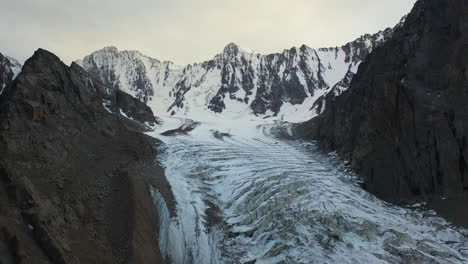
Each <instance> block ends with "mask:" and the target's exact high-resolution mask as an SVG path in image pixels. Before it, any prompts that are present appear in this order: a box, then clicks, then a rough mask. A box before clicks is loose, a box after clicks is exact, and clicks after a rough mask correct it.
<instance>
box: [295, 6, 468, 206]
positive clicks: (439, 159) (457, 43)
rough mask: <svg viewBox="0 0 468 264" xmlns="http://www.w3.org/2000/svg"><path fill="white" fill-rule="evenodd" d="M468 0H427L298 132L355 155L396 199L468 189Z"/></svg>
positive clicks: (373, 186) (384, 193) (371, 182)
mask: <svg viewBox="0 0 468 264" xmlns="http://www.w3.org/2000/svg"><path fill="white" fill-rule="evenodd" d="M467 43H468V2H466V1H464V0H447V1H439V0H419V1H418V2H417V3H416V5H415V7H414V8H413V10H412V11H411V13H410V14H409V15H408V17H407V18H406V21H405V22H404V24H402V25H401V26H400V27H399V28H398V29H397V30H396V31H395V33H394V36H393V38H391V39H390V40H388V41H387V42H386V43H385V44H384V45H383V46H382V47H380V48H377V49H375V50H374V51H373V52H372V53H371V54H370V55H369V56H368V58H367V59H366V60H365V61H364V62H363V63H362V64H361V66H360V67H359V71H358V73H357V74H356V76H355V77H354V78H353V80H352V82H351V86H350V88H349V90H347V91H345V92H344V93H343V94H342V95H340V96H338V97H335V96H334V95H329V96H328V97H327V99H326V109H325V111H324V113H323V114H322V115H320V116H318V117H317V118H314V119H312V120H311V121H308V122H306V123H304V124H302V125H300V126H298V127H297V128H296V130H295V131H296V134H297V135H299V136H301V137H304V138H308V139H314V140H318V144H319V145H320V146H321V147H322V148H323V149H325V150H328V151H331V150H336V151H338V152H339V153H340V154H341V155H342V157H343V158H345V159H348V160H350V162H351V165H352V167H353V168H354V169H355V170H357V171H358V172H359V173H360V174H361V175H362V176H363V177H364V180H365V187H366V188H367V189H368V190H369V191H371V192H373V193H375V194H377V195H378V196H379V197H381V198H384V199H386V200H389V201H394V202H398V201H402V200H408V199H413V198H415V197H426V198H427V197H428V196H431V195H444V196H457V195H463V194H464V193H465V194H466V192H467V191H468V188H467V187H468V167H467V164H468V144H467V139H468V114H467V113H468V104H467V102H468V89H467V88H466V87H467V84H468V70H467V69H468V45H467Z"/></svg>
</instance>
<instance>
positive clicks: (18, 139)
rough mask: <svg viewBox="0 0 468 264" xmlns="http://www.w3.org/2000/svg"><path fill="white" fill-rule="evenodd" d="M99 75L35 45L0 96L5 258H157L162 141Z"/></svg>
mask: <svg viewBox="0 0 468 264" xmlns="http://www.w3.org/2000/svg"><path fill="white" fill-rule="evenodd" d="M92 83H94V86H93V85H91V84H92ZM96 83H97V82H94V81H93V80H92V79H88V78H83V74H82V72H80V71H79V70H78V69H77V68H76V67H71V68H69V67H67V66H66V65H64V64H63V63H62V62H61V61H60V60H59V59H58V58H57V57H56V56H55V55H53V54H51V53H49V52H47V51H45V50H38V51H36V52H35V54H34V56H33V57H31V58H30V59H29V60H28V61H27V62H26V63H25V65H24V67H23V71H22V73H21V75H20V76H19V77H18V78H17V79H16V80H15V81H14V82H13V83H12V85H10V86H8V87H7V88H6V90H5V92H4V94H2V96H0V152H1V153H2V155H1V156H0V189H1V191H0V262H1V263H161V261H162V259H161V255H160V252H159V247H158V245H159V242H158V233H159V229H158V225H157V223H158V220H157V219H158V218H157V216H156V212H155V211H154V205H153V201H152V199H151V195H150V192H149V190H148V185H149V184H151V185H153V186H154V187H156V188H158V189H160V192H161V193H163V194H164V195H166V196H167V197H168V198H167V200H168V201H169V203H170V201H171V198H170V187H169V185H168V183H167V182H165V180H164V175H163V170H162V168H160V167H159V166H158V165H156V164H155V163H154V159H155V155H156V154H157V153H156V147H157V144H159V143H158V142H157V141H156V140H155V139H152V138H150V137H148V136H145V135H144V134H142V133H140V132H139V131H141V130H142V129H143V127H142V126H138V124H137V123H135V122H131V121H130V120H128V119H126V118H121V117H120V116H118V115H114V114H111V113H109V112H108V111H107V110H106V109H105V108H104V106H103V104H102V98H101V97H100V95H99V92H100V91H101V89H105V87H101V86H99V85H97V84H96Z"/></svg>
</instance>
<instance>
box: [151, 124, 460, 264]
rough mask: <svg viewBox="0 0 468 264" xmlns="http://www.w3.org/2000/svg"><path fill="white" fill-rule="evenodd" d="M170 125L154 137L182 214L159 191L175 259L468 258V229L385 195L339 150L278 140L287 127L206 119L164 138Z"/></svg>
mask: <svg viewBox="0 0 468 264" xmlns="http://www.w3.org/2000/svg"><path fill="white" fill-rule="evenodd" d="M165 124H166V125H165V128H161V129H159V130H158V131H155V132H153V133H152V135H153V136H156V137H158V138H160V139H161V140H162V141H163V142H164V143H165V144H164V145H163V146H162V147H161V149H160V151H161V153H162V155H161V158H160V162H161V163H162V164H163V166H164V167H165V168H166V177H167V178H168V180H169V182H170V184H171V186H172V190H173V192H174V195H175V198H176V202H177V217H174V218H170V216H169V213H168V211H167V206H166V205H165V204H164V200H163V199H161V198H160V197H159V196H160V194H159V193H158V191H157V190H153V197H154V198H155V201H158V202H157V209H158V211H159V215H160V217H161V239H160V240H161V243H160V247H161V250H162V252H163V254H165V255H166V256H167V259H168V262H170V263H177V264H179V263H181V264H182V263H194V264H198V263H203V264H204V263H467V259H468V232H467V231H466V230H463V229H457V228H454V227H452V226H451V225H450V224H448V223H446V222H445V221H444V220H443V219H441V218H438V217H436V216H435V215H434V213H433V212H431V211H427V210H424V209H418V208H416V207H415V208H401V207H397V206H393V205H390V204H387V203H385V202H383V201H380V200H378V199H377V198H375V197H374V196H372V195H371V194H369V193H367V192H366V191H364V190H362V189H361V188H360V187H359V185H358V178H357V177H356V176H355V175H354V174H352V173H351V172H349V171H348V170H347V168H346V166H344V165H343V164H342V163H340V162H338V161H337V159H336V158H334V157H333V156H324V155H322V154H319V152H318V151H316V150H315V147H314V145H313V144H311V143H305V142H301V141H297V140H290V139H287V138H285V137H278V136H277V133H275V132H274V131H280V130H282V131H283V130H287V125H284V124H283V125H282V124H279V123H278V124H276V125H275V124H261V123H258V122H257V123H250V124H249V123H246V122H229V123H228V124H222V123H210V122H206V123H200V125H199V126H198V127H196V128H195V129H194V130H193V131H191V132H190V133H189V134H186V135H175V136H167V137H164V136H161V135H160V132H161V131H162V130H163V129H166V128H169V126H170V124H173V127H170V128H169V129H173V128H175V127H177V124H176V122H175V120H170V119H167V120H166V123H165ZM179 125H180V124H179ZM279 127H281V129H278V128H279ZM164 212H165V213H164ZM254 261H256V262H254Z"/></svg>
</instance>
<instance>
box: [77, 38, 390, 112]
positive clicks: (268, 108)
mask: <svg viewBox="0 0 468 264" xmlns="http://www.w3.org/2000/svg"><path fill="white" fill-rule="evenodd" d="M392 33H393V29H386V30H385V31H381V32H379V33H377V34H374V35H364V36H362V37H361V38H359V39H357V40H355V41H353V42H350V43H348V44H346V45H344V46H342V47H334V48H323V49H312V48H309V47H307V46H305V45H303V46H301V47H300V48H296V47H294V48H291V49H289V50H285V51H283V52H282V53H275V54H270V55H261V54H257V53H253V52H247V51H244V50H242V49H241V48H240V47H238V46H237V45H236V44H234V43H231V44H229V45H227V46H226V47H225V48H224V50H223V52H222V53H220V54H218V55H216V56H215V57H214V58H213V59H212V60H209V61H205V62H203V63H200V64H193V65H187V66H176V65H174V64H172V63H170V62H161V61H159V60H156V59H152V58H150V57H147V56H144V55H142V54H141V53H139V52H137V51H121V52H119V51H118V50H117V49H116V48H114V47H108V48H104V49H102V50H100V51H96V52H94V53H93V54H91V55H89V56H86V57H85V58H84V59H83V60H81V61H78V62H77V63H78V64H80V65H82V66H83V68H84V69H85V70H86V71H87V72H89V73H90V75H91V76H93V77H94V78H96V79H99V80H100V81H101V82H103V83H104V84H106V85H107V86H109V87H113V88H114V89H120V90H123V91H126V92H130V93H131V94H132V95H134V96H135V97H136V98H138V99H140V100H141V101H142V102H144V103H146V104H148V105H149V106H151V107H152V108H153V110H154V111H155V112H156V113H157V114H167V113H170V114H177V115H182V116H190V117H193V116H194V115H197V114H203V113H206V111H208V112H211V113H225V114H226V113H227V114H231V115H240V114H245V113H247V114H251V115H256V116H261V117H268V116H276V117H277V118H285V119H288V118H289V117H294V116H297V115H298V114H299V115H303V116H307V115H308V116H310V115H311V114H314V113H315V112H316V111H317V109H311V107H312V104H313V103H314V102H315V100H316V99H317V98H319V97H320V96H322V95H324V94H327V93H328V92H329V91H330V90H331V89H332V88H333V87H334V86H335V85H337V84H338V83H340V84H341V90H345V89H346V88H347V86H346V84H347V83H348V82H347V81H346V79H349V78H352V76H353V75H354V73H355V72H356V70H357V67H358V65H359V64H360V62H361V61H362V60H363V59H364V58H365V57H366V56H367V55H368V54H369V53H370V52H371V51H372V50H373V49H374V48H376V47H378V46H379V45H381V44H382V43H384V42H385V41H386V40H387V39H388V38H389V37H390V36H391V35H392ZM344 79H345V80H344ZM341 90H340V91H341ZM335 91H339V89H335Z"/></svg>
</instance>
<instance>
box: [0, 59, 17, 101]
mask: <svg viewBox="0 0 468 264" xmlns="http://www.w3.org/2000/svg"><path fill="white" fill-rule="evenodd" d="M21 67H22V65H21V64H20V63H19V62H18V61H17V60H15V59H13V58H10V57H8V56H5V55H3V54H1V53H0V94H2V93H3V90H4V89H5V88H6V87H7V86H8V85H10V83H11V82H12V81H13V79H15V78H16V76H17V75H18V74H19V73H20V72H21Z"/></svg>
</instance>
